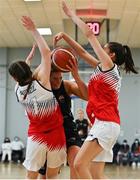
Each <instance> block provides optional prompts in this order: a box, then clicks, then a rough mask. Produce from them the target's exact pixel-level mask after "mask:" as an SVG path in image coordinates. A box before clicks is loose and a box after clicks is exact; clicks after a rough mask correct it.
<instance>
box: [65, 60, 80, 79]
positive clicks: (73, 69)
mask: <svg viewBox="0 0 140 180" xmlns="http://www.w3.org/2000/svg"><path fill="white" fill-rule="evenodd" d="M67 68H68V69H69V71H70V72H71V74H72V76H73V77H74V78H75V77H77V76H79V74H78V63H77V61H75V60H74V59H72V60H69V65H67Z"/></svg>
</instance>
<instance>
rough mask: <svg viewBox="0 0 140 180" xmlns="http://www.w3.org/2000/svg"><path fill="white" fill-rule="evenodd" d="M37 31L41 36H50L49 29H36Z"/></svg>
mask: <svg viewBox="0 0 140 180" xmlns="http://www.w3.org/2000/svg"><path fill="white" fill-rule="evenodd" d="M37 30H38V32H39V33H40V34H41V35H52V31H51V29H50V28H37Z"/></svg>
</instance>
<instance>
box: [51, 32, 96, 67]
mask: <svg viewBox="0 0 140 180" xmlns="http://www.w3.org/2000/svg"><path fill="white" fill-rule="evenodd" d="M61 39H64V40H65V41H66V42H67V43H68V44H69V45H70V46H71V47H72V48H73V49H74V50H75V52H76V53H77V54H78V55H79V57H81V58H82V59H84V60H85V61H86V62H87V63H88V64H90V65H91V66H93V67H94V68H96V66H97V65H98V64H99V61H98V60H97V59H96V58H94V57H93V56H92V55H91V54H89V53H88V52H87V51H86V50H85V49H84V48H83V47H82V46H81V45H80V44H78V43H77V42H76V41H75V40H74V39H72V38H71V37H70V36H69V35H68V34H66V33H63V32H60V33H58V34H56V35H55V36H54V39H53V41H54V46H55V45H56V43H57V42H58V41H59V40H61Z"/></svg>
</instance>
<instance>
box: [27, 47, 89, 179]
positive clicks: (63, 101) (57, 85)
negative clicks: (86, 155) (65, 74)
mask: <svg viewBox="0 0 140 180" xmlns="http://www.w3.org/2000/svg"><path fill="white" fill-rule="evenodd" d="M34 50H35V48H34V46H33V49H32V51H31V53H30V54H29V57H28V58H27V61H26V63H28V64H30V61H31V59H32V58H33V54H34ZM70 63H71V66H72V69H71V73H72V75H73V77H76V78H75V81H76V82H71V81H69V80H62V73H61V72H56V71H53V70H52V71H51V75H50V83H51V87H52V91H53V93H54V95H55V97H56V99H57V101H58V103H59V105H60V108H61V111H62V114H63V117H64V130H65V135H66V144H67V159H68V164H69V167H70V178H71V179H78V176H77V174H76V172H75V170H74V167H73V162H74V159H75V156H76V155H77V153H78V151H79V149H80V147H81V145H82V141H81V138H80V136H79V135H78V130H77V127H76V123H75V122H74V117H73V115H72V112H71V97H70V96H71V95H72V94H74V95H76V96H78V97H80V98H81V99H84V100H87V96H83V94H82V93H81V91H80V89H81V88H82V89H83V88H86V87H85V84H84V83H83V82H82V80H81V79H80V77H79V75H78V68H77V64H76V63H75V62H70ZM39 173H40V174H41V177H40V178H41V179H45V174H46V164H45V165H44V167H42V168H41V169H40V170H39Z"/></svg>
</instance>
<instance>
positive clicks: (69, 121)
mask: <svg viewBox="0 0 140 180" xmlns="http://www.w3.org/2000/svg"><path fill="white" fill-rule="evenodd" d="M52 91H53V93H54V96H55V97H56V99H57V101H58V103H59V106H60V108H61V112H62V114H63V117H64V127H65V128H72V127H73V128H75V127H76V125H75V122H74V121H73V120H74V117H73V115H72V112H71V97H70V96H69V95H68V94H67V92H66V90H65V87H64V82H63V81H62V83H61V86H60V88H59V89H52Z"/></svg>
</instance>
